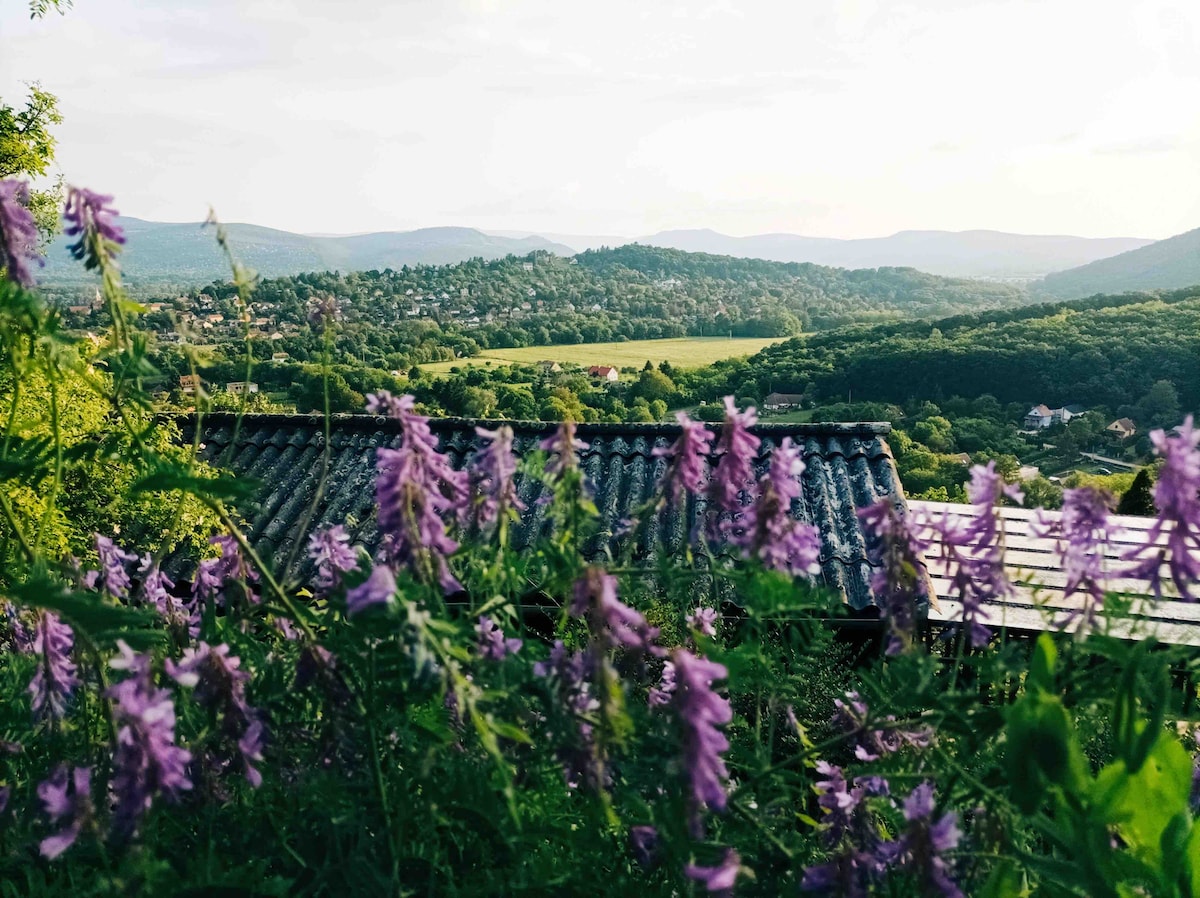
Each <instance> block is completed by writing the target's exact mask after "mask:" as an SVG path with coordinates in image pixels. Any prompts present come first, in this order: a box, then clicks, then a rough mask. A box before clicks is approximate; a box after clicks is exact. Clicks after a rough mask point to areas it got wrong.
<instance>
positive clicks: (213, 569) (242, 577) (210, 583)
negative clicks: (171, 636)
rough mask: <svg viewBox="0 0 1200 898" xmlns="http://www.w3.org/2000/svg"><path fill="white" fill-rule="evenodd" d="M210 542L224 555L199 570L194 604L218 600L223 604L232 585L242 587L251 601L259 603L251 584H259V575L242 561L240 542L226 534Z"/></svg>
mask: <svg viewBox="0 0 1200 898" xmlns="http://www.w3.org/2000/svg"><path fill="white" fill-rule="evenodd" d="M209 542H210V543H212V544H213V545H214V546H217V547H218V548H219V549H220V550H221V554H220V555H219V556H217V557H216V558H206V559H204V560H203V561H201V562H200V564H199V565H198V566H197V568H196V576H195V579H194V580H193V581H192V600H193V603H194V604H199V603H202V602H206V601H210V600H214V601H217V602H218V604H220V603H221V602H223V601H224V593H223V590H224V588H225V586H226V584H228V583H241V584H242V586H243V587H244V588H245V590H246V594H247V597H248V598H250V600H251V601H255V594H254V592H253V590H252V589H251V584H253V583H257V582H258V571H256V570H255V569H254V568H253V567H251V566H250V565H249V564H247V563H246V560H245V559H244V558H243V557H242V550H241V546H239V545H238V541H237V539H236V538H234V537H233V536H230V535H229V534H225V533H222V534H219V535H217V536H214V537H212V538H211V539H210V540H209Z"/></svg>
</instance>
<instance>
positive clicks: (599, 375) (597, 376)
mask: <svg viewBox="0 0 1200 898" xmlns="http://www.w3.org/2000/svg"><path fill="white" fill-rule="evenodd" d="M588 377H590V378H592V380H606V381H608V382H609V383H610V384H611V383H616V382H617V381H618V380H620V379H621V372H620V371H618V370H617V369H616V368H612V367H609V366H608V365H592V367H590V368H588Z"/></svg>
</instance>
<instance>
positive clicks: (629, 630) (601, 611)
mask: <svg viewBox="0 0 1200 898" xmlns="http://www.w3.org/2000/svg"><path fill="white" fill-rule="evenodd" d="M570 613H571V616H572V617H577V618H583V617H586V618H587V621H588V628H589V630H590V631H591V634H592V647H593V650H594V652H595V653H596V655H597V656H600V655H603V654H605V653H607V652H609V651H611V650H613V649H617V648H620V649H624V650H625V651H627V652H629V653H631V654H632V655H633V656H634V657H635V658H642V657H645V656H647V655H654V656H661V655H662V654H663V650H662V649H661V648H659V647H658V646H657V645H655V644H654V641H655V640H656V639H657V638H658V627H652V626H650V625H649V624H648V623H646V618H645V617H643V616H642V614H641V612H639V611H635V610H634V609H632V608H630V607H629V606H628V605H626V604H624V603H623V602H621V600H620V599H618V598H617V578H616V577H614V576H612V575H611V574H606V573H604V571H603V570H601V569H600V568H598V567H590V568H588V569H587V571H585V572H584V574H583V576H582V577H580V578H579V579H578V580H577V581H575V596H574V599H573V601H572V602H571V608H570Z"/></svg>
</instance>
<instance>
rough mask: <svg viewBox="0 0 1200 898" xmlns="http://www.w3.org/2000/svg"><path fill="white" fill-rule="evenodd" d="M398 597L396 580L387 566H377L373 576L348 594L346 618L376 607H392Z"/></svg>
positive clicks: (372, 572) (372, 573)
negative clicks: (396, 596)
mask: <svg viewBox="0 0 1200 898" xmlns="http://www.w3.org/2000/svg"><path fill="white" fill-rule="evenodd" d="M395 595H396V578H395V577H393V576H392V571H391V569H390V568H389V567H387V565H383V564H377V565H375V568H374V569H373V570H372V571H371V576H369V577H368V578H367V579H366V580H364V581H363V582H362V584H361V585H359V586H356V587H354V589H351V590H349V591H348V592H347V593H346V616H347V617H354V615H356V614H359V613H360V612H362V611H364V610H366V609H367V608H370V607H372V606H374V605H390V604H391V603H392V600H393V598H394V597H395Z"/></svg>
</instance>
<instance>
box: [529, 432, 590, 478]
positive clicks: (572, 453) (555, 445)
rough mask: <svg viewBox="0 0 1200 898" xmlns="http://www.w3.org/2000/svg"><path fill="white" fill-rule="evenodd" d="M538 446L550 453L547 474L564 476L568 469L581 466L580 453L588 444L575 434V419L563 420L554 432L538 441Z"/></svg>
mask: <svg viewBox="0 0 1200 898" xmlns="http://www.w3.org/2000/svg"><path fill="white" fill-rule="evenodd" d="M538 448H539V449H541V450H543V451H544V452H548V453H549V454H550V458H549V459H547V461H546V474H547V475H549V476H551V477H562V476H563V475H564V474H566V473H567V471H572V470H575V469H576V468H578V467H579V455H578V453H580V452H582V451H584V450H585V449H587V448H588V444H587V443H585V442H583V440H580V439H578V438H577V437H576V436H575V422H574V421H563V422H562V423H561V424H560V425H559V426H558V428H557V429H556V430H555V431H554V433H552V434H550V436H548V437H546V439H544V440H542V441H541V442H540V443H538Z"/></svg>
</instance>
